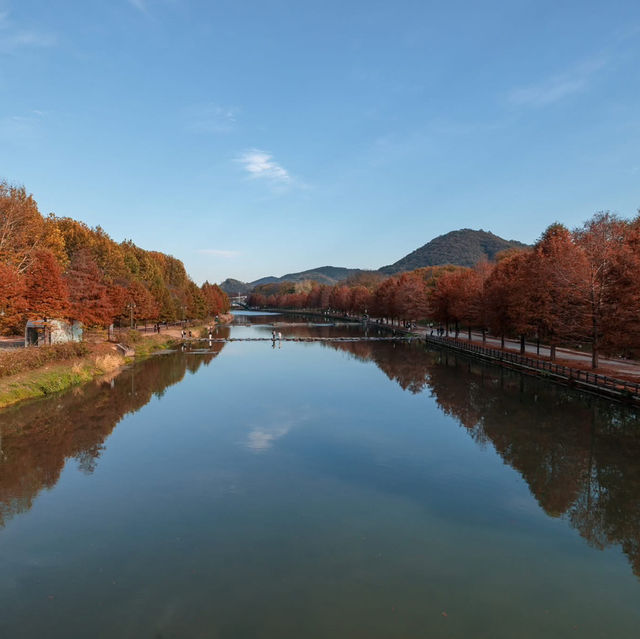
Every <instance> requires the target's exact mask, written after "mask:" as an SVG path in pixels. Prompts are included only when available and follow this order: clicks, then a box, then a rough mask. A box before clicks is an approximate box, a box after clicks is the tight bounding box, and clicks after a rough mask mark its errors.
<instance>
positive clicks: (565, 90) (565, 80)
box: [508, 58, 606, 107]
mask: <svg viewBox="0 0 640 639" xmlns="http://www.w3.org/2000/svg"><path fill="white" fill-rule="evenodd" d="M605 66H606V60H605V59H604V58H599V59H597V60H593V61H591V62H588V63H585V64H582V65H580V66H578V67H576V68H575V69H573V70H572V71H570V72H567V73H563V74H558V75H554V76H552V77H550V78H548V79H546V80H544V81H542V82H540V83H538V84H532V85H529V86H526V87H520V88H517V89H514V90H513V91H511V92H510V93H509V96H508V99H509V102H511V104H514V105H516V106H530V107H545V106H549V105H551V104H555V103H556V102H560V101H561V100H564V99H565V98H567V97H569V96H571V95H574V94H576V93H580V92H582V91H584V90H586V89H587V87H588V85H589V83H590V82H591V80H592V79H593V76H594V75H595V74H596V73H597V72H598V71H600V70H601V69H603V68H604V67H605Z"/></svg>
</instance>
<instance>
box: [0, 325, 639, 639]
mask: <svg viewBox="0 0 640 639" xmlns="http://www.w3.org/2000/svg"><path fill="white" fill-rule="evenodd" d="M236 322H237V324H236V325H234V326H231V327H229V328H224V329H219V334H220V335H231V336H233V337H256V336H259V337H269V336H270V335H271V330H272V326H271V324H272V323H273V322H280V323H281V324H280V325H279V326H278V327H277V329H276V330H280V331H281V332H282V334H283V336H290V337H291V336H314V335H315V336H325V337H331V336H354V337H355V336H359V335H362V330H361V329H360V328H359V327H357V326H354V327H347V326H336V327H327V326H311V325H308V324H306V323H303V322H301V320H300V319H298V320H297V322H299V323H298V324H297V325H296V323H295V322H296V320H295V318H294V319H292V318H290V317H284V316H252V315H241V316H238V317H237V319H236ZM203 346H204V348H199V349H198V350H197V351H196V350H195V349H194V350H192V351H186V352H177V353H171V354H163V355H159V356H156V357H153V358H151V359H149V360H147V361H145V362H142V363H140V364H137V365H135V366H133V367H132V368H130V369H129V370H126V371H125V372H124V373H122V374H121V375H119V376H118V377H116V378H115V379H113V380H111V381H110V380H103V381H101V382H100V383H93V384H90V385H88V386H85V387H82V388H79V389H75V390H74V391H72V392H69V393H66V394H64V395H60V396H57V397H52V398H49V399H46V400H43V401H38V402H32V403H28V404H25V405H22V406H19V407H16V408H14V409H11V410H5V411H3V412H0V637H2V638H3V639H13V638H20V639H22V638H28V639H30V638H36V637H37V638H42V637H46V638H48V639H57V638H61V639H62V638H64V639H73V638H84V637H97V638H105V639H106V638H135V639H139V638H147V637H148V638H150V639H158V638H164V639H169V638H192V637H193V638H218V637H219V638H225V639H226V638H228V639H236V638H256V637H258V638H267V639H272V638H273V639H289V638H291V639H293V638H295V639H304V638H315V637H317V638H327V639H328V638H331V639H341V638H360V637H361V638H377V637H380V638H383V637H384V638H388V637H402V638H410V637H431V638H434V637H436V638H438V637H443V638H444V637H447V638H455V639H462V638H465V639H469V638H485V637H486V638H492V639H502V638H504V639H507V638H509V639H513V638H516V639H517V638H534V637H535V638H539V637H545V638H554V637H581V638H584V637H606V638H615V639H624V638H627V637H628V638H632V637H633V638H636V637H638V636H639V634H640V420H639V419H638V413H637V412H635V411H631V410H626V409H625V408H623V407H622V406H619V405H616V404H613V403H609V402H605V401H602V400H599V399H596V398H592V397H589V396H586V395H580V394H577V393H573V392H571V391H568V390H566V389H562V388H560V387H556V386H553V385H551V384H549V383H547V382H544V381H540V380H536V379H533V378H527V377H523V376H520V375H519V374H516V373H510V372H506V371H502V370H500V369H495V368H490V367H487V366H484V365H482V364H479V363H477V362H474V361H472V360H468V359H464V358H463V357H460V356H455V355H453V354H451V353H449V354H447V353H446V352H445V351H437V350H428V349H425V347H424V345H419V344H417V343H412V344H408V343H393V342H372V341H369V342H367V341H359V342H358V341H354V342H338V341H336V342H313V343H304V342H289V341H282V342H281V343H279V342H276V343H271V342H270V341H265V342H231V343H228V344H222V343H213V344H212V345H211V346H209V345H208V344H204V345H203Z"/></svg>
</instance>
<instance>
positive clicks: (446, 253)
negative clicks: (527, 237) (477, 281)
mask: <svg viewBox="0 0 640 639" xmlns="http://www.w3.org/2000/svg"><path fill="white" fill-rule="evenodd" d="M512 248H516V249H524V248H527V245H526V244H522V243H521V242H516V241H515V240H505V239H503V238H501V237H498V236H497V235H494V234H493V233H490V232H488V231H483V230H480V231H474V230H472V229H461V230H459V231H451V232H450V233H446V234H445V235H439V236H438V237H436V238H434V239H433V240H431V241H430V242H427V243H426V244H425V245H424V246H421V247H420V248H418V249H416V250H415V251H413V252H412V253H409V255H406V256H405V257H403V258H402V259H400V260H398V261H397V262H395V263H394V264H390V265H389V266H383V267H382V268H381V269H380V271H382V272H383V273H386V274H388V275H392V274H393V273H402V272H404V271H413V270H414V269H416V268H422V267H424V266H440V265H443V264H454V265H456V266H469V267H471V266H474V265H475V264H477V263H478V262H479V261H481V260H482V259H486V260H489V261H493V260H494V258H495V256H496V255H497V254H498V253H500V252H501V251H505V250H508V249H512Z"/></svg>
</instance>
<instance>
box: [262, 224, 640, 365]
mask: <svg viewBox="0 0 640 639" xmlns="http://www.w3.org/2000/svg"><path fill="white" fill-rule="evenodd" d="M249 303H250V304H251V305H253V306H258V307H265V306H269V307H277V308H293V309H303V308H309V309H323V310H326V309H329V308H331V309H335V310H337V311H340V312H343V313H354V314H364V313H368V314H369V315H371V316H374V317H378V318H384V319H385V320H387V321H391V322H394V321H397V322H400V321H403V320H404V321H419V320H430V321H433V322H436V323H441V324H443V325H446V326H453V327H454V329H453V330H455V331H456V333H457V331H458V330H459V329H460V327H461V326H464V327H466V328H468V329H469V330H471V329H478V330H481V331H485V330H489V331H490V332H491V333H493V334H494V335H499V336H502V337H503V338H504V337H505V336H512V337H515V336H520V337H521V339H522V340H524V339H535V340H541V341H543V342H545V343H547V344H550V345H551V352H552V358H554V357H555V347H556V345H558V344H566V343H578V344H585V345H589V347H590V348H591V350H592V354H593V362H592V363H593V366H594V367H596V366H597V365H598V357H599V355H600V353H606V354H616V355H620V354H625V355H631V356H639V355H640V215H639V216H638V217H637V218H635V219H633V220H630V221H629V220H623V219H620V218H619V217H617V216H615V215H612V214H609V213H599V214H597V215H595V216H594V217H593V218H591V219H590V220H588V221H587V222H586V223H585V224H584V225H583V226H582V227H581V228H579V229H576V230H574V231H569V230H568V229H567V228H565V227H564V226H562V225H561V224H553V225H552V226H550V227H549V228H548V229H547V230H546V231H545V232H544V233H543V234H542V236H541V238H540V239H539V241H538V242H537V243H536V245H535V246H534V247H533V248H532V249H530V250H523V251H520V250H512V251H509V252H507V253H505V254H502V255H500V256H499V258H498V260H497V261H496V262H495V263H487V262H481V263H479V264H477V265H476V266H475V267H474V268H461V267H453V266H443V267H428V268H422V269H417V270H415V271H411V272H409V273H403V274H401V275H398V276H395V277H390V278H388V279H385V280H383V281H379V280H378V281H376V280H375V279H369V281H368V282H361V281H358V279H357V278H356V279H354V280H353V281H351V282H347V283H345V284H339V285H335V286H321V285H313V284H309V283H307V284H303V285H300V284H297V285H296V284H291V283H285V284H280V285H267V286H264V287H258V289H256V291H255V292H254V293H253V295H252V296H251V297H250V298H249Z"/></svg>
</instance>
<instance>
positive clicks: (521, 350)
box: [520, 335, 525, 355]
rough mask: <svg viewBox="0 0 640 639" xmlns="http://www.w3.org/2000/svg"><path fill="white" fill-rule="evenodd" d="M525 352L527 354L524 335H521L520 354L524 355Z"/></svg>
mask: <svg viewBox="0 0 640 639" xmlns="http://www.w3.org/2000/svg"><path fill="white" fill-rule="evenodd" d="M524 352H525V343H524V335H520V354H521V355H524Z"/></svg>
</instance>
